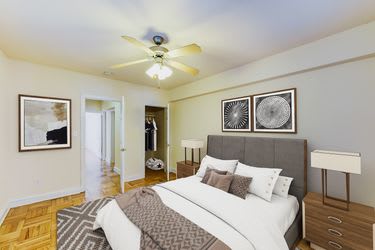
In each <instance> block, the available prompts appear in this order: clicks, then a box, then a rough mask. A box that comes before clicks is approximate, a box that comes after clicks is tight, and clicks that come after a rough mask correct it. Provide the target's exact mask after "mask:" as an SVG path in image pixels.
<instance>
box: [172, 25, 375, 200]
mask: <svg viewBox="0 0 375 250" xmlns="http://www.w3.org/2000/svg"><path fill="white" fill-rule="evenodd" d="M374 39H375V22H372V23H370V24H368V25H363V26H360V27H357V28H355V29H353V30H349V31H347V32H343V33H340V34H337V35H334V36H332V37H328V38H326V39H322V40H320V41H317V42H314V43H311V44H307V45H305V46H301V47H299V48H296V49H293V50H291V51H287V52H284V53H282V54H279V55H275V56H274V57H269V58H267V59H264V60H261V61H259V62H254V63H252V64H249V65H246V66H243V67H239V68H236V69H232V70H230V71H228V72H223V73H220V74H218V75H216V76H213V77H209V78H206V79H202V80H200V81H197V82H195V83H192V84H187V85H184V86H182V87H179V88H176V89H173V90H171V91H170V93H169V95H170V100H172V104H171V128H172V130H171V131H172V135H171V139H172V141H171V151H172V154H171V155H172V157H171V163H172V166H173V165H174V166H175V163H176V162H177V161H180V160H182V159H183V158H184V155H183V149H182V148H181V147H180V141H181V139H183V138H202V139H206V137H207V135H209V134H226V135H239V136H243V135H245V136H261V137H288V138H305V139H307V140H308V151H309V152H310V151H311V150H314V149H325V150H336V151H349V152H361V153H362V175H352V185H351V190H352V199H353V200H354V201H358V202H362V203H365V204H369V205H372V206H375V193H374V192H373V190H375V182H374V176H375V154H374V153H373V150H374V136H373V134H374V133H373V130H374V128H375V115H374V111H373V107H374V104H373V100H374V98H375V84H374V83H375V73H374V72H375V58H374V55H375V41H374ZM368 41H371V43H367V42H368ZM319 48H321V49H319ZM296 55H298V56H296ZM327 59H329V61H330V63H327V62H328V61H327ZM333 59H334V60H333ZM312 62H313V63H312ZM332 62H334V63H332ZM301 66H303V67H302V68H303V70H301V69H302V68H301ZM226 83H227V84H226ZM292 87H296V88H297V107H298V111H297V112H298V115H297V125H298V133H297V134H296V135H285V134H284V135H283V134H265V133H264V134H258V133H257V134H254V133H223V132H221V100H223V99H228V98H233V97H239V96H245V95H253V94H258V93H263V92H269V91H275V90H280V89H285V88H292ZM309 158H310V157H309ZM330 177H332V178H331V179H330V180H329V183H330V186H329V189H330V191H332V193H333V194H337V195H342V194H343V192H344V190H345V189H344V188H345V186H344V179H343V176H340V174H339V173H337V174H336V175H332V176H330ZM320 187H321V179H320V171H319V170H317V169H312V168H310V167H309V168H308V190H309V191H317V192H320Z"/></svg>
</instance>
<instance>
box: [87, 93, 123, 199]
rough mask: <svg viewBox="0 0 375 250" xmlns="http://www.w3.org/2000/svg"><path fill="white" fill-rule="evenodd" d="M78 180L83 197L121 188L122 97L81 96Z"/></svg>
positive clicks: (95, 196)
mask: <svg viewBox="0 0 375 250" xmlns="http://www.w3.org/2000/svg"><path fill="white" fill-rule="evenodd" d="M82 102H83V104H82V112H81V114H82V115H81V119H82V136H81V142H82V144H83V145H82V150H81V154H82V159H81V164H82V168H83V169H82V175H83V176H82V177H83V178H82V183H83V189H84V190H85V193H86V200H95V199H98V198H101V197H106V196H113V195H116V194H118V193H121V192H122V191H123V184H122V183H123V182H122V180H123V179H124V175H123V172H124V171H123V169H124V156H123V155H122V154H123V152H124V150H122V149H123V145H124V137H123V132H122V131H123V127H124V125H123V122H124V121H123V119H122V117H123V106H124V101H123V100H121V101H120V100H111V99H108V98H90V97H85V98H83V100H82Z"/></svg>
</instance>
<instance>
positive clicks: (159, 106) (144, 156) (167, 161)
mask: <svg viewBox="0 0 375 250" xmlns="http://www.w3.org/2000/svg"><path fill="white" fill-rule="evenodd" d="M146 107H156V108H163V109H164V114H165V116H166V118H167V121H166V122H167V126H166V127H167V131H166V139H167V140H166V141H167V152H166V157H167V159H166V161H165V163H166V165H167V180H168V181H169V174H170V150H171V141H170V138H171V136H170V133H171V131H170V105H169V103H168V104H166V105H154V104H145V105H144V109H143V112H144V114H143V117H145V116H146ZM144 122H145V120H143V123H144ZM142 126H144V124H142ZM142 145H143V149H142V152H143V162H144V163H145V162H146V152H145V145H144V138H143V144H142ZM142 172H143V178H145V177H146V167H145V166H143V168H142Z"/></svg>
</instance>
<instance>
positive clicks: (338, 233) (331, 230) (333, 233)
mask: <svg viewBox="0 0 375 250" xmlns="http://www.w3.org/2000/svg"><path fill="white" fill-rule="evenodd" d="M328 233H330V234H332V235H335V236H338V237H341V236H342V233H340V232H339V231H337V230H335V229H332V228H328Z"/></svg>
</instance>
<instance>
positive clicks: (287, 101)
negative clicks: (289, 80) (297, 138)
mask: <svg viewBox="0 0 375 250" xmlns="http://www.w3.org/2000/svg"><path fill="white" fill-rule="evenodd" d="M295 97H296V89H288V90H282V91H275V92H271V93H266V94H259V95H255V96H253V103H254V110H253V115H254V118H253V122H254V124H253V128H254V131H255V132H272V133H275V132H277V133H296V119H295V116H296V113H295V112H296V103H295Z"/></svg>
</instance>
